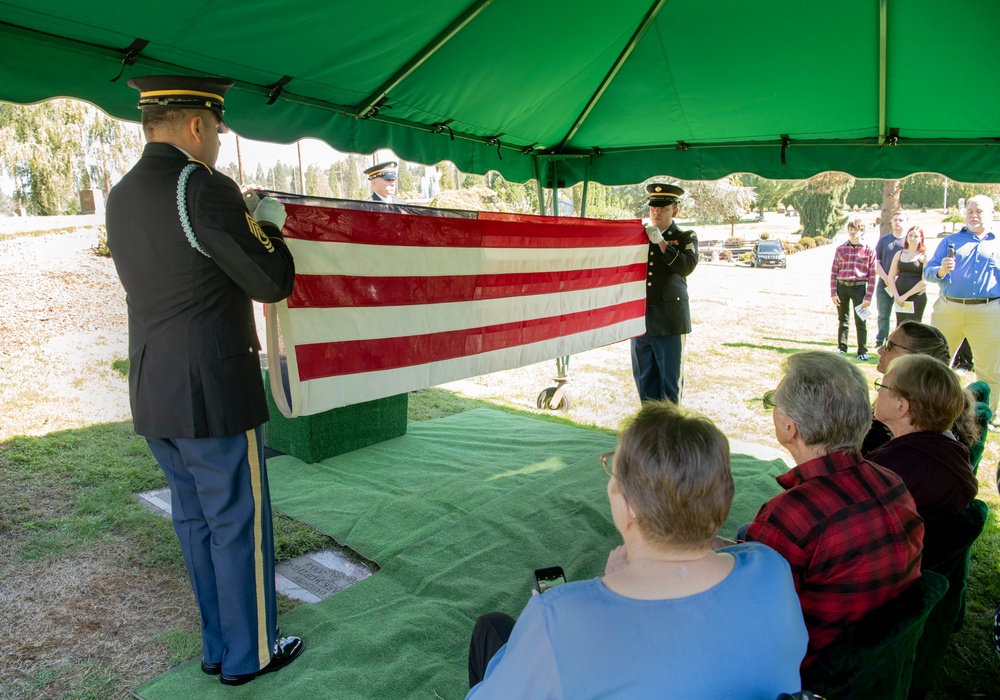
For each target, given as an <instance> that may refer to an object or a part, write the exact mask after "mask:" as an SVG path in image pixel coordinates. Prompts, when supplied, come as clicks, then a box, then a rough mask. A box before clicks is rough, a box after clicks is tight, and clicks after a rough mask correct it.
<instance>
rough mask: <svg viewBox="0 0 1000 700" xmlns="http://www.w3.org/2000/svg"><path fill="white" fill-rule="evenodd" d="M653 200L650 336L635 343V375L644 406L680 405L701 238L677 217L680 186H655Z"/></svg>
mask: <svg viewBox="0 0 1000 700" xmlns="http://www.w3.org/2000/svg"><path fill="white" fill-rule="evenodd" d="M646 192H647V193H648V194H649V202H648V203H649V218H650V224H649V225H648V226H647V227H646V235H647V236H648V237H649V255H648V256H647V267H646V333H645V335H641V336H638V337H636V338H633V339H632V374H633V375H634V377H635V385H636V388H637V389H638V391H639V400H640V401H643V402H645V401H661V400H664V399H666V400H668V401H673V402H674V403H676V404H679V403H680V399H681V392H682V390H683V387H684V375H683V371H682V367H683V358H684V338H685V336H686V335H687V334H688V333H690V332H691V310H690V308H689V306H688V289H687V276H688V275H690V274H691V273H692V272H693V271H694V268H695V267H696V266H697V265H698V237H697V236H696V235H695V233H694V231H682V230H681V229H680V228H678V226H677V223H676V222H675V221H674V217H675V216H676V215H677V209H678V207H677V200H678V198H679V197H680V196H681V195H683V194H684V190H682V189H681V188H680V187H678V186H677V185H670V184H664V183H659V182H654V183H651V184H649V185H647V186H646Z"/></svg>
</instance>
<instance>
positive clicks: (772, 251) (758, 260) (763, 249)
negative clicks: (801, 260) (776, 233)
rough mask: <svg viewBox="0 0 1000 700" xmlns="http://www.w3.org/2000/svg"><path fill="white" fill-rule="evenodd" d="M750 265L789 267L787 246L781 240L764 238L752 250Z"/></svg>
mask: <svg viewBox="0 0 1000 700" xmlns="http://www.w3.org/2000/svg"><path fill="white" fill-rule="evenodd" d="M750 267H780V268H782V269H785V268H786V267H788V259H787V258H786V256H785V247H784V246H783V245H782V244H781V241H774V240H762V241H757V244H756V245H755V246H754V247H753V250H751V251H750Z"/></svg>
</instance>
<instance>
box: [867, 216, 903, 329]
mask: <svg viewBox="0 0 1000 700" xmlns="http://www.w3.org/2000/svg"><path fill="white" fill-rule="evenodd" d="M891 223H892V231H890V232H889V233H887V234H886V235H884V236H882V237H881V238H879V239H878V242H877V243H876V244H875V274H876V275H878V286H877V288H876V290H875V306H876V307H877V308H878V332H877V333H876V335H875V347H881V346H882V343H884V342H885V339H886V338H888V337H889V325H890V321H891V320H892V306H893V298H892V294H891V293H890V291H889V272H888V271H889V267H890V265H892V260H893V258H894V257H896V253H898V252H899V251H901V250H903V248H905V247H906V233H905V227H906V214H904V213H903V212H902V211H897V212H895V213H893V215H892V220H891Z"/></svg>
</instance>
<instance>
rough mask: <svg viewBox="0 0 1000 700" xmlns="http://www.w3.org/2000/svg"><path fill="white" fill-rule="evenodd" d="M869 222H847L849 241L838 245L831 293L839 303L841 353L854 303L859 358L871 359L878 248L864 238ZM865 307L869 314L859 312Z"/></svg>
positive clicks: (832, 269)
mask: <svg viewBox="0 0 1000 700" xmlns="http://www.w3.org/2000/svg"><path fill="white" fill-rule="evenodd" d="M864 230H865V225H864V224H863V223H862V222H861V219H855V220H854V221H851V222H849V223H848V224H847V239H848V240H847V243H844V244H843V245H839V246H837V250H836V251H835V252H834V254H833V267H832V268H831V269H830V297H831V298H832V299H833V305H834V306H836V307H837V319H838V321H839V322H840V326H839V330H838V334H837V354H838V355H842V354H844V353H845V352H847V334H848V332H849V331H850V326H849V325H848V323H847V315H848V314H849V313H850V304H853V305H854V326H855V328H856V329H857V332H858V359H859V360H861V361H862V362H868V347H867V345H868V321H867V318H868V311H867V309H868V307H869V305H870V304H871V303H872V295H873V294H874V293H875V279H876V277H875V251H874V250H873V249H872V247H871V246H869V245H865V244H864V243H862V242H861V234H862V233H863V232H864ZM859 307H860V308H862V309H865V311H864V312H863V313H864V315H865V318H861V316H858V308H859Z"/></svg>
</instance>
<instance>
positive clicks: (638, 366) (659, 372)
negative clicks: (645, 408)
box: [632, 335, 684, 404]
mask: <svg viewBox="0 0 1000 700" xmlns="http://www.w3.org/2000/svg"><path fill="white" fill-rule="evenodd" d="M683 356H684V336H683V335H641V336H639V337H638V338H632V376H634V377H635V386H636V389H638V390H639V401H641V402H643V403H645V402H646V401H662V400H664V399H666V400H667V401H673V402H674V403H675V404H680V402H681V391H682V390H683V388H684V376H683V374H682V373H681V360H682V359H683Z"/></svg>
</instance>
